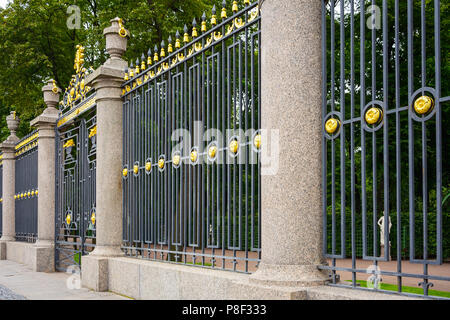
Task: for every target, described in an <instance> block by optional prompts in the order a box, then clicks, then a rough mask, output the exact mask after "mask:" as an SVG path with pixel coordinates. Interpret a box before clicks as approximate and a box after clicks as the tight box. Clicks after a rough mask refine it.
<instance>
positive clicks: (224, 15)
mask: <svg viewBox="0 0 450 320" xmlns="http://www.w3.org/2000/svg"><path fill="white" fill-rule="evenodd" d="M220 17H221V18H222V19H226V18H227V2H226V1H223V2H222V13H221V14H220Z"/></svg>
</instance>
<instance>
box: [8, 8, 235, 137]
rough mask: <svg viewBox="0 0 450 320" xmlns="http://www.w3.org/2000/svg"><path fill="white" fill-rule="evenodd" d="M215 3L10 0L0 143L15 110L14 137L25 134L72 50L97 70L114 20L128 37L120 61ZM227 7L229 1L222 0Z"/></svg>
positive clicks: (63, 78) (62, 80)
mask: <svg viewBox="0 0 450 320" xmlns="http://www.w3.org/2000/svg"><path fill="white" fill-rule="evenodd" d="M221 3H222V1H220V0H146V1H124V0H112V1H111V0H108V1H107V0H71V1H69V0H45V1H44V0H14V1H12V2H11V3H10V4H8V5H7V6H6V8H4V9H2V8H0V39H2V41H1V43H0V61H2V63H1V64H0V92H1V93H2V94H1V95H0V117H1V119H0V125H1V130H0V139H2V140H3V139H5V138H6V136H7V135H8V131H7V129H6V126H5V120H4V118H5V116H6V115H7V114H8V113H9V112H10V111H11V110H15V111H17V114H18V115H19V117H20V118H21V119H22V122H21V126H20V128H19V131H18V134H19V136H23V135H25V134H27V133H29V132H30V130H31V129H30V127H29V121H30V120H32V119H33V118H34V117H36V116H37V115H39V114H40V113H41V112H42V111H43V109H44V108H45V106H44V103H43V99H42V92H41V88H42V86H43V85H44V83H45V81H46V80H48V79H50V78H52V79H55V80H56V82H57V83H58V85H59V86H60V87H61V88H66V87H67V86H68V84H69V81H70V79H71V76H72V74H73V73H74V70H73V67H72V66H73V60H74V55H75V51H76V49H75V46H76V45H77V44H82V45H83V46H85V48H86V65H88V66H93V67H94V68H96V67H98V66H99V65H100V64H102V63H103V62H104V61H105V60H106V53H105V44H104V38H103V29H104V28H105V27H107V26H108V25H110V22H109V21H110V20H111V19H112V18H114V17H116V16H118V17H120V18H123V19H124V21H125V22H126V28H127V29H128V30H129V31H130V33H131V38H130V41H129V44H128V50H127V53H126V55H125V59H130V61H131V60H132V59H134V60H136V57H140V56H141V55H142V54H143V53H144V54H145V53H146V52H147V51H148V49H149V48H152V49H153V47H154V46H155V45H158V46H159V44H160V43H161V41H162V40H163V39H167V38H168V37H169V35H172V37H174V34H175V32H176V31H177V30H180V31H182V29H183V26H184V25H185V24H186V25H188V27H190V25H191V23H192V20H193V18H197V19H198V18H199V17H200V16H201V15H202V13H203V12H204V11H206V12H207V15H209V14H210V11H211V8H212V6H213V5H214V4H215V5H216V6H217V7H218V8H221ZM71 5H77V6H78V7H79V8H80V13H81V28H80V29H73V30H70V29H69V28H68V26H67V20H68V18H70V16H71V15H70V13H71V12H69V13H68V8H69V6H71ZM227 7H228V8H231V1H229V0H228V1H227Z"/></svg>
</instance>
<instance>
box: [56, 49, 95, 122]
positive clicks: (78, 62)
mask: <svg viewBox="0 0 450 320" xmlns="http://www.w3.org/2000/svg"><path fill="white" fill-rule="evenodd" d="M76 49H77V51H76V53H75V61H74V65H73V69H74V70H75V74H74V75H72V79H71V80H70V83H69V86H68V87H67V88H66V90H65V91H64V95H63V99H62V101H60V103H59V104H60V110H61V112H62V113H63V114H65V113H68V112H70V111H72V109H75V108H77V107H78V106H80V105H81V104H87V102H86V103H84V102H85V101H87V100H90V99H91V98H93V96H92V95H91V94H90V93H93V90H91V89H92V88H91V87H89V86H87V85H86V77H87V76H88V75H89V74H90V73H91V72H92V71H93V68H92V67H91V68H89V70H88V69H86V68H85V66H84V62H85V48H84V47H83V46H82V45H77V46H76ZM55 90H57V88H56V84H55V83H54V88H53V92H55ZM93 104H94V103H91V104H90V105H89V106H88V107H91V106H92V105H93ZM85 109H86V108H84V109H83V110H75V111H74V112H72V113H71V115H72V117H69V118H63V119H61V120H60V121H59V122H58V126H60V125H62V124H64V123H65V122H67V121H69V120H70V119H72V118H74V117H76V116H77V115H78V114H79V113H80V112H81V111H84V110H85ZM77 111H78V112H77ZM74 113H75V114H74Z"/></svg>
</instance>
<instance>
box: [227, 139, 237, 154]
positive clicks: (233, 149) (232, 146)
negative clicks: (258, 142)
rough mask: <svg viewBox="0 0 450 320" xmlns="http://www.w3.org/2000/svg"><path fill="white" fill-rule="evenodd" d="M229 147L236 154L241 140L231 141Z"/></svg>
mask: <svg viewBox="0 0 450 320" xmlns="http://www.w3.org/2000/svg"><path fill="white" fill-rule="evenodd" d="M229 149H230V151H231V152H232V153H234V154H236V153H237V152H238V149H239V142H238V141H237V140H233V141H231V143H230V145H229Z"/></svg>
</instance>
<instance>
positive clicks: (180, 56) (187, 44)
mask: <svg viewBox="0 0 450 320" xmlns="http://www.w3.org/2000/svg"><path fill="white" fill-rule="evenodd" d="M243 4H244V6H245V7H246V8H247V7H249V6H254V7H252V8H251V9H248V10H251V11H245V12H244V13H242V12H241V13H242V14H245V15H246V17H245V19H244V18H243V17H242V16H241V17H240V16H239V15H241V13H239V8H238V1H233V6H232V11H233V16H232V17H230V18H228V15H227V9H226V7H225V2H224V6H223V8H222V10H221V15H220V16H221V18H222V24H223V25H222V26H223V28H224V30H225V32H222V31H218V30H222V29H221V28H220V25H219V26H218V25H217V16H216V7H215V6H214V7H213V9H212V16H211V20H210V24H211V30H210V31H207V19H206V13H203V15H202V22H201V27H200V32H201V33H202V35H201V36H202V39H201V40H200V39H198V41H197V40H196V38H199V36H200V35H199V32H198V29H197V21H196V19H194V20H193V22H192V26H193V27H192V31H191V33H190V34H191V36H192V38H190V36H189V29H188V28H187V26H185V27H184V35H183V42H184V46H183V47H181V35H180V33H179V32H178V31H177V33H176V34H175V51H174V48H173V45H172V37H169V38H168V45H167V53H168V54H167V53H166V43H165V42H164V41H162V42H161V46H160V49H158V46H156V45H155V47H154V50H153V51H154V52H153V54H152V52H151V50H148V52H147V59H145V55H144V54H143V55H142V56H141V62H139V60H137V61H136V66H134V65H133V63H131V65H130V68H129V69H128V70H126V71H125V74H124V78H123V79H124V80H125V81H126V82H127V83H126V84H125V86H124V88H123V90H122V95H126V94H127V93H128V92H130V91H132V90H134V89H136V88H138V87H139V86H141V85H143V84H144V83H146V82H148V81H149V80H152V79H154V78H155V77H157V76H159V75H160V74H161V73H162V72H164V71H167V70H169V69H171V68H174V67H175V66H176V65H178V64H179V63H182V62H183V61H185V60H186V59H187V58H190V57H191V56H193V55H194V54H195V53H197V52H200V51H201V50H204V49H206V48H208V47H210V46H211V45H213V44H214V43H215V42H216V41H220V40H221V39H223V38H224V37H227V36H229V35H230V34H231V33H232V32H233V31H235V30H238V29H241V28H242V27H244V26H246V25H250V24H252V23H253V22H254V21H255V20H256V19H257V18H258V16H259V8H258V6H257V3H254V4H250V1H249V0H244V1H243ZM119 27H120V29H119V35H121V36H123V37H125V36H126V34H125V33H126V29H125V28H124V27H123V21H122V19H120V20H119ZM122 29H123V30H124V31H122ZM208 32H209V33H210V34H207V33H208ZM185 52H186V53H185Z"/></svg>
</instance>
